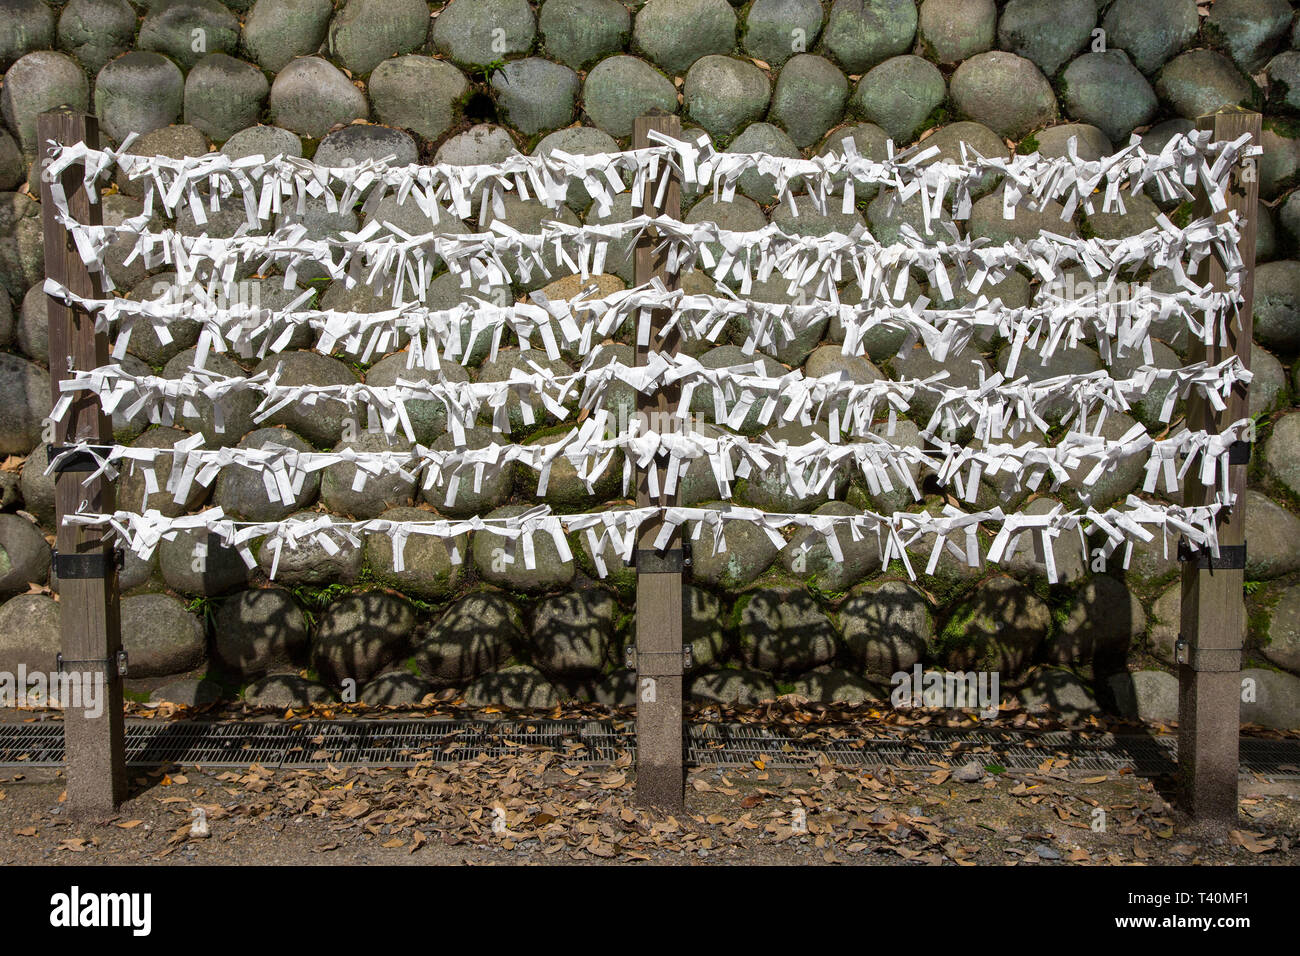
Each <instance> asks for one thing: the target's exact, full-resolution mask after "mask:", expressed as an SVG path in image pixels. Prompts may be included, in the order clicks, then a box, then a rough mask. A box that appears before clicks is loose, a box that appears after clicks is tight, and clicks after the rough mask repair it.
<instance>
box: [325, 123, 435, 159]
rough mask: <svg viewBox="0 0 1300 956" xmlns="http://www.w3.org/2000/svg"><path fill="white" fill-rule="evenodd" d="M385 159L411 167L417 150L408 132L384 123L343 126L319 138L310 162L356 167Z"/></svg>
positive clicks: (416, 157)
mask: <svg viewBox="0 0 1300 956" xmlns="http://www.w3.org/2000/svg"><path fill="white" fill-rule="evenodd" d="M381 159H386V160H387V161H388V164H389V165H390V166H410V165H413V164H414V163H415V162H417V161H418V159H419V150H418V149H417V148H416V145H415V140H414V139H412V138H411V136H410V134H409V133H404V132H402V131H401V130H400V129H389V128H388V127H386V126H345V127H343V128H342V129H340V130H335V131H334V132H333V133H330V134H329V135H328V136H326V137H325V138H324V139H322V140H321V141H320V146H318V147H317V148H316V155H315V156H313V157H312V161H313V162H315V163H316V165H317V166H358V165H360V164H361V163H363V162H365V161H366V160H381Z"/></svg>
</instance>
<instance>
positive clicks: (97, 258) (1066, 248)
mask: <svg viewBox="0 0 1300 956" xmlns="http://www.w3.org/2000/svg"><path fill="white" fill-rule="evenodd" d="M1223 218H1224V220H1225V221H1223V222H1216V221H1215V219H1214V218H1205V219H1200V220H1196V221H1194V222H1191V223H1189V224H1188V225H1187V226H1186V227H1184V228H1181V229H1180V228H1179V227H1177V226H1175V225H1174V224H1173V222H1171V221H1170V220H1169V219H1168V217H1166V216H1164V215H1163V214H1160V215H1158V216H1157V217H1156V221H1155V225H1153V226H1151V227H1150V228H1148V229H1146V230H1144V231H1142V232H1140V233H1138V234H1136V235H1133V236H1127V237H1124V238H1121V239H1098V238H1089V239H1081V238H1075V237H1069V236H1063V235H1057V234H1054V233H1050V232H1043V233H1040V234H1039V235H1037V236H1035V237H1034V238H1032V239H1028V240H1021V239H1013V240H1010V241H1008V242H1004V243H1000V244H994V243H990V242H989V240H987V239H979V238H970V237H966V238H962V237H960V236H958V235H957V233H956V227H955V226H953V224H952V223H938V224H937V226H936V234H934V235H929V236H924V237H923V236H921V235H920V234H918V233H917V232H916V231H915V230H913V229H912V228H911V227H910V226H907V225H904V226H903V227H902V230H901V239H900V240H899V241H898V242H894V243H889V244H882V243H880V242H879V241H878V240H877V239H875V238H874V237H873V236H871V235H870V234H869V233H868V232H867V231H866V229H865V227H863V226H856V227H855V228H854V229H853V231H852V232H851V233H850V234H848V235H845V234H844V233H840V232H831V233H827V234H826V235H821V236H802V235H796V234H791V233H787V232H785V231H783V230H782V229H781V228H780V226H778V225H776V224H769V225H767V226H765V227H763V228H762V229H756V230H750V231H744V232H736V231H732V230H728V229H723V228H721V227H719V226H718V225H717V223H715V222H708V221H705V222H698V223H684V222H681V221H679V220H675V219H669V218H667V217H663V216H637V217H634V218H632V219H629V220H627V221H626V222H619V223H609V224H604V225H586V226H573V225H569V224H567V223H562V222H555V221H549V222H544V223H542V224H541V226H540V231H539V232H536V233H521V232H518V231H517V230H515V229H514V228H512V227H511V226H509V225H507V224H506V223H505V222H503V221H500V220H497V221H494V222H493V223H492V224H491V226H490V231H488V232H479V233H471V234H468V235H448V234H446V233H439V232H436V231H434V232H428V233H424V234H421V235H409V234H407V233H405V232H403V231H402V230H400V229H397V228H395V227H393V226H391V225H390V224H388V223H381V222H379V221H377V220H370V221H368V222H366V223H365V224H364V225H363V226H361V228H360V229H359V230H357V231H356V232H351V231H346V230H345V231H342V232H340V234H339V235H338V236H336V237H329V238H313V237H311V236H309V235H308V230H307V229H306V227H305V226H303V225H302V224H301V223H290V224H288V225H285V226H283V227H281V228H280V229H277V230H276V231H275V232H273V233H270V234H259V235H254V234H236V235H234V236H232V237H229V238H223V237H212V236H207V235H200V236H187V235H184V234H183V233H181V232H179V231H177V230H175V229H172V228H164V229H162V230H160V231H151V230H150V229H149V228H148V225H149V224H148V221H143V222H141V221H139V220H129V221H127V222H124V223H121V224H120V225H116V226H87V225H82V224H80V223H77V222H76V221H75V220H74V219H72V218H71V217H69V216H65V215H62V214H60V217H59V219H60V223H61V224H62V225H63V226H64V227H65V228H67V229H68V231H69V232H70V233H71V234H72V236H73V237H74V239H75V240H76V246H77V249H78V253H79V255H80V256H81V258H82V260H83V261H84V262H85V263H86V265H87V267H88V268H89V269H91V270H92V271H99V270H101V268H102V261H103V259H104V257H105V256H107V255H108V253H109V252H110V250H111V249H112V247H113V244H114V243H115V242H117V241H118V240H119V239H120V238H122V237H124V236H125V237H133V238H134V244H133V245H132V248H131V251H130V253H128V254H127V255H126V256H125V258H124V259H123V263H124V264H125V265H130V264H132V263H134V262H136V261H137V260H138V261H139V262H140V264H141V265H143V266H144V267H145V268H146V269H161V268H170V269H174V270H175V272H176V276H177V279H176V281H177V284H178V285H180V286H182V287H184V286H189V285H192V284H194V283H195V282H205V281H209V280H211V279H214V278H215V279H216V281H217V282H219V283H220V284H222V285H223V286H229V285H230V284H231V283H233V282H234V281H235V280H236V278H237V276H238V274H239V273H238V270H239V267H240V266H241V265H242V264H248V263H255V264H256V269H257V270H258V271H259V272H262V273H266V272H269V271H272V270H275V269H279V270H280V271H281V272H283V274H284V281H285V286H286V288H292V287H293V286H294V284H295V282H296V280H297V276H298V272H299V270H300V269H301V268H302V267H304V266H305V265H311V267H312V268H314V269H320V270H322V271H324V272H325V273H326V274H327V275H328V276H329V278H330V279H331V280H333V281H338V282H342V283H343V284H344V286H345V287H347V288H353V287H356V286H358V285H364V286H365V287H367V288H368V289H369V290H370V291H371V293H372V294H374V295H376V296H383V295H387V296H388V297H389V300H390V302H391V303H392V305H393V306H394V307H396V306H398V305H399V304H400V303H401V302H403V301H404V300H405V298H404V297H406V296H408V294H409V295H410V296H413V297H414V298H415V299H416V300H421V299H422V297H423V295H424V294H425V290H427V289H428V288H429V284H430V283H431V282H432V280H433V278H434V276H435V275H436V274H437V273H438V271H439V270H438V268H437V266H438V264H439V263H442V262H445V263H446V265H447V267H448V269H449V270H450V271H451V272H452V273H453V274H455V275H457V276H458V277H459V278H460V280H461V284H462V286H464V287H465V288H467V289H469V288H478V289H479V290H480V291H482V292H484V293H485V294H489V295H490V294H491V290H492V289H493V288H501V287H503V286H506V285H508V284H509V283H511V282H512V281H518V282H530V281H532V279H533V278H534V276H535V275H536V274H540V275H541V276H542V277H543V278H544V279H553V278H555V277H556V270H560V274H565V275H568V274H572V275H578V276H580V277H581V278H582V279H587V278H589V277H590V276H592V275H595V274H598V273H601V272H603V271H605V268H606V261H607V258H608V257H609V255H610V254H611V252H612V251H613V249H614V248H615V247H617V248H620V249H625V250H626V251H625V253H624V254H625V255H631V254H632V249H633V248H634V245H635V243H636V241H637V240H638V239H639V238H640V237H641V236H642V235H643V234H648V235H651V236H653V237H654V239H655V241H656V242H657V246H656V248H657V249H658V250H659V251H661V252H663V253H664V255H665V259H666V268H667V269H668V271H669V272H670V273H675V274H681V273H684V272H686V271H688V270H690V269H694V268H699V269H701V270H702V271H704V272H706V273H708V274H709V275H711V276H712V277H713V278H714V279H715V280H716V281H718V282H728V281H732V282H736V283H737V285H738V289H737V291H738V293H739V294H740V295H745V296H747V295H749V293H750V292H751V291H752V288H753V284H754V282H766V281H768V280H769V279H771V278H772V277H773V276H774V275H779V276H781V277H782V278H783V279H784V280H785V281H786V282H787V283H788V284H789V285H788V289H787V291H788V292H789V294H790V295H791V296H798V295H799V294H800V293H801V291H802V294H803V295H804V296H805V297H806V296H807V295H808V294H811V295H812V296H813V297H815V298H819V299H830V298H832V297H833V296H834V295H835V293H834V292H833V291H832V290H833V289H834V287H835V286H836V285H837V284H838V283H841V282H845V281H848V280H850V279H853V280H855V281H856V282H857V283H858V286H859V288H860V289H862V291H863V296H864V298H866V299H867V300H868V301H870V300H871V299H872V298H873V297H875V296H876V295H878V292H877V289H878V287H879V286H880V285H881V284H885V283H888V284H889V285H890V286H891V287H892V288H893V290H894V294H893V295H892V296H890V298H892V299H895V300H897V299H901V298H902V296H903V290H904V289H905V287H906V283H907V278H908V275H909V274H910V272H911V270H920V271H921V272H923V273H924V274H925V275H926V276H927V278H928V281H929V282H930V285H931V287H932V288H933V289H934V290H935V291H936V293H937V294H938V295H939V296H940V297H942V299H944V300H949V299H952V298H953V296H954V290H955V289H956V288H957V287H961V288H964V289H965V290H966V291H968V292H970V293H971V294H978V293H979V291H980V289H981V288H983V287H984V286H985V285H986V284H987V283H997V282H1000V281H1002V279H1004V278H1005V277H1006V276H1007V275H1008V274H1010V273H1011V272H1012V271H1014V270H1015V269H1017V268H1024V269H1028V270H1029V271H1030V272H1031V273H1033V274H1034V275H1036V276H1038V277H1039V278H1041V279H1043V280H1044V281H1051V280H1053V279H1055V278H1057V277H1059V276H1060V275H1062V274H1063V270H1064V269H1065V268H1067V267H1069V266H1073V265H1077V266H1079V267H1080V268H1082V269H1083V270H1084V272H1085V273H1086V274H1087V276H1088V278H1089V280H1090V281H1097V280H1098V279H1101V278H1103V277H1105V279H1106V280H1107V281H1114V280H1116V279H1118V278H1119V277H1120V273H1121V271H1122V270H1125V269H1127V268H1131V267H1135V266H1145V265H1149V266H1151V267H1152V268H1155V269H1160V268H1167V269H1169V270H1170V272H1171V273H1172V275H1173V278H1174V280H1175V282H1176V283H1177V284H1178V285H1180V286H1181V285H1185V284H1186V283H1187V281H1188V280H1187V276H1188V274H1190V273H1194V272H1195V271H1196V269H1197V267H1198V266H1199V264H1200V263H1201V261H1202V260H1203V259H1205V258H1206V257H1207V256H1208V255H1210V254H1212V253H1213V254H1216V255H1217V256H1218V257H1219V259H1220V260H1221V262H1222V263H1223V265H1224V271H1225V273H1226V285H1227V287H1228V290H1229V291H1233V292H1235V291H1237V290H1238V289H1239V287H1240V281H1241V280H1240V273H1241V271H1242V268H1243V264H1242V261H1241V257H1240V255H1239V253H1238V251H1237V241H1238V238H1239V223H1240V216H1238V215H1237V214H1236V213H1235V212H1226V213H1224V214H1223ZM548 259H550V260H551V261H549V262H548ZM104 278H105V287H106V288H107V287H108V285H109V283H108V281H107V280H108V277H107V275H106V274H105V276H104Z"/></svg>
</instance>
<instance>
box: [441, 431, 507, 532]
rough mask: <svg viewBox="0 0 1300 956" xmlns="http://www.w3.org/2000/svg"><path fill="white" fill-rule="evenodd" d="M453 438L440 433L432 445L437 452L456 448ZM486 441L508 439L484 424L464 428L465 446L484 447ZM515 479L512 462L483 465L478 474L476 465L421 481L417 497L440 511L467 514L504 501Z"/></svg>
mask: <svg viewBox="0 0 1300 956" xmlns="http://www.w3.org/2000/svg"><path fill="white" fill-rule="evenodd" d="M454 439H455V436H454V435H451V434H446V435H443V436H442V437H441V438H439V439H438V440H437V441H435V442H434V443H433V445H432V446H431V447H432V448H433V450H434V451H440V452H447V451H454V450H458V449H459V448H460V447H461V446H460V445H457V444H456V442H455V440H454ZM488 443H491V444H494V445H506V444H509V443H510V439H509V437H508V436H504V435H500V434H497V433H494V432H492V431H491V430H489V429H486V428H471V429H466V431H465V440H464V447H465V448H468V449H477V448H483V447H485V446H486V445H487V444H488ZM514 479H515V467H514V463H513V462H507V463H506V464H505V465H503V466H501V467H498V468H488V467H486V466H485V467H484V469H483V474H482V477H481V478H478V477H477V476H476V474H475V469H473V468H470V469H468V470H466V471H464V472H462V473H458V474H447V475H443V476H442V477H440V478H439V479H438V480H435V481H433V482H432V483H431V484H427V485H424V486H423V487H422V488H421V489H420V497H421V498H422V499H423V500H424V501H426V502H428V503H429V504H430V505H432V506H433V507H434V508H436V509H437V510H438V512H439V514H444V515H448V516H450V517H453V518H468V517H471V516H472V515H478V514H483V513H484V512H487V511H491V510H492V509H493V508H498V507H500V506H501V505H503V504H505V503H506V501H508V500H509V498H510V492H511V490H512V489H513V488H514Z"/></svg>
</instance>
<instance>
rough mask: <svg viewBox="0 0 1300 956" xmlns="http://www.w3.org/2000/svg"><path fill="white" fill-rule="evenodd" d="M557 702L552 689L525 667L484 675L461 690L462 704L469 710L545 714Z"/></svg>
mask: <svg viewBox="0 0 1300 956" xmlns="http://www.w3.org/2000/svg"><path fill="white" fill-rule="evenodd" d="M559 702H560V694H559V692H558V691H557V690H556V689H555V685H553V684H552V683H551V682H550V681H549V680H547V679H546V675H545V674H543V673H542V672H541V671H539V670H538V669H537V668H536V667H531V666H529V665H528V664H512V665H511V666H509V667H503V668H502V669H501V670H499V671H496V672H495V673H492V674H484V675H483V676H482V677H480V678H478V680H476V681H474V683H472V684H470V685H469V686H468V687H466V688H465V703H467V704H468V705H469V706H471V707H504V708H507V709H511V710H516V709H534V710H549V709H551V708H552V707H555V706H556V705H557V704H558V703H559Z"/></svg>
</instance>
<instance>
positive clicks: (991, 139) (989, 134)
mask: <svg viewBox="0 0 1300 956" xmlns="http://www.w3.org/2000/svg"><path fill="white" fill-rule="evenodd" d="M964 65H965V64H963V66H964ZM925 145H926V146H927V147H930V146H933V147H935V148H936V149H938V150H939V153H938V155H937V156H935V158H934V160H933V161H934V162H936V163H938V162H945V163H962V162H966V159H963V158H962V153H963V147H964V148H965V155H966V156H967V157H969V156H971V155H972V152H971V151H972V150H974V153H975V154H978V155H980V156H983V157H984V158H986V159H993V158H1004V157H1006V155H1007V152H1008V150H1007V144H1006V142H1005V141H1004V140H1003V139H1002V137H1001V136H999V135H998V134H997V133H995V132H993V130H991V129H989V128H988V127H987V126H985V125H984V124H983V123H972V122H970V121H967V120H963V121H961V122H957V123H949V124H947V125H946V126H941V127H939V129H937V130H935V132H934V133H933V134H932V135H931V136H930V137H929V138H927V139H926V141H925ZM998 181H999V179H998V176H997V174H995V173H991V172H990V173H987V174H985V175H984V176H981V177H980V178H979V179H978V180H977V181H976V182H975V184H974V185H972V187H971V196H972V197H974V198H976V199H978V198H979V197H980V196H983V195H984V194H985V193H988V192H992V191H993V189H994V188H996V187H997V184H998Z"/></svg>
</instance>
